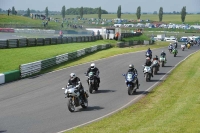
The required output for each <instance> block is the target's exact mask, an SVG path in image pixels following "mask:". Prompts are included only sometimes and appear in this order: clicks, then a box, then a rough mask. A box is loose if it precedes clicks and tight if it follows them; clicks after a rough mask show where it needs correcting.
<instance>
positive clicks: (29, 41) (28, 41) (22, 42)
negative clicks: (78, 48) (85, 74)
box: [0, 36, 102, 48]
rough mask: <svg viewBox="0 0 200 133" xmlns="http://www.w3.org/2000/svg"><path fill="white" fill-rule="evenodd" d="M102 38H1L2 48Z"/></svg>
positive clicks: (89, 40)
mask: <svg viewBox="0 0 200 133" xmlns="http://www.w3.org/2000/svg"><path fill="white" fill-rule="evenodd" d="M101 39H102V37H101V36H78V37H63V38H21V39H8V40H0V48H19V47H28V46H41V45H52V44H64V43H74V42H92V41H96V40H101Z"/></svg>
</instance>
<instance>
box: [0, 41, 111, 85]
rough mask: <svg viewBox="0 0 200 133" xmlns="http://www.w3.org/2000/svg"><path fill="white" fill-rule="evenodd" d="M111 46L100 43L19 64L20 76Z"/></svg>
mask: <svg viewBox="0 0 200 133" xmlns="http://www.w3.org/2000/svg"><path fill="white" fill-rule="evenodd" d="M109 47H111V45H110V44H102V45H97V46H92V47H90V48H84V49H81V50H77V51H75V52H71V53H65V54H62V55H58V56H55V57H52V58H48V59H45V60H40V61H36V62H31V63H27V64H21V65H20V66H19V69H20V77H21V78H24V77H27V76H30V75H33V74H36V73H39V72H40V71H41V70H44V69H46V68H49V67H52V66H55V65H57V64H60V63H63V62H66V61H69V60H73V59H76V58H78V57H81V56H84V55H86V54H89V53H92V52H95V51H97V50H103V49H106V48H109ZM1 80H3V78H2V79H1V77H0V82H1Z"/></svg>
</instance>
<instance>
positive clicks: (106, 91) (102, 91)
mask: <svg viewBox="0 0 200 133" xmlns="http://www.w3.org/2000/svg"><path fill="white" fill-rule="evenodd" d="M110 92H115V90H101V89H100V90H98V91H94V92H93V93H92V94H95V93H110Z"/></svg>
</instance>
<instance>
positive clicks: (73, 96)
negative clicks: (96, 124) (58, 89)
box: [62, 85, 89, 112]
mask: <svg viewBox="0 0 200 133" xmlns="http://www.w3.org/2000/svg"><path fill="white" fill-rule="evenodd" d="M77 88H78V86H73V85H69V86H68V87H67V88H62V89H63V90H65V95H66V96H65V98H68V103H67V106H68V109H69V111H70V112H74V111H75V107H78V106H81V107H82V108H87V107H88V97H89V95H88V93H87V92H86V91H85V90H84V98H83V99H82V100H83V101H81V98H80V92H79V91H78V89H77Z"/></svg>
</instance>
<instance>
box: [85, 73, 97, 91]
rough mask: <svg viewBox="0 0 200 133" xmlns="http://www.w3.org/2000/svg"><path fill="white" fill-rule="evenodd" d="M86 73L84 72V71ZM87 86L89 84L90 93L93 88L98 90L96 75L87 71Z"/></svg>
mask: <svg viewBox="0 0 200 133" xmlns="http://www.w3.org/2000/svg"><path fill="white" fill-rule="evenodd" d="M85 74H86V73H85ZM86 77H87V78H88V86H89V92H90V93H92V92H93V90H95V91H98V88H99V87H98V85H97V82H98V81H97V77H96V76H95V75H94V73H93V72H89V73H88V76H86Z"/></svg>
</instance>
